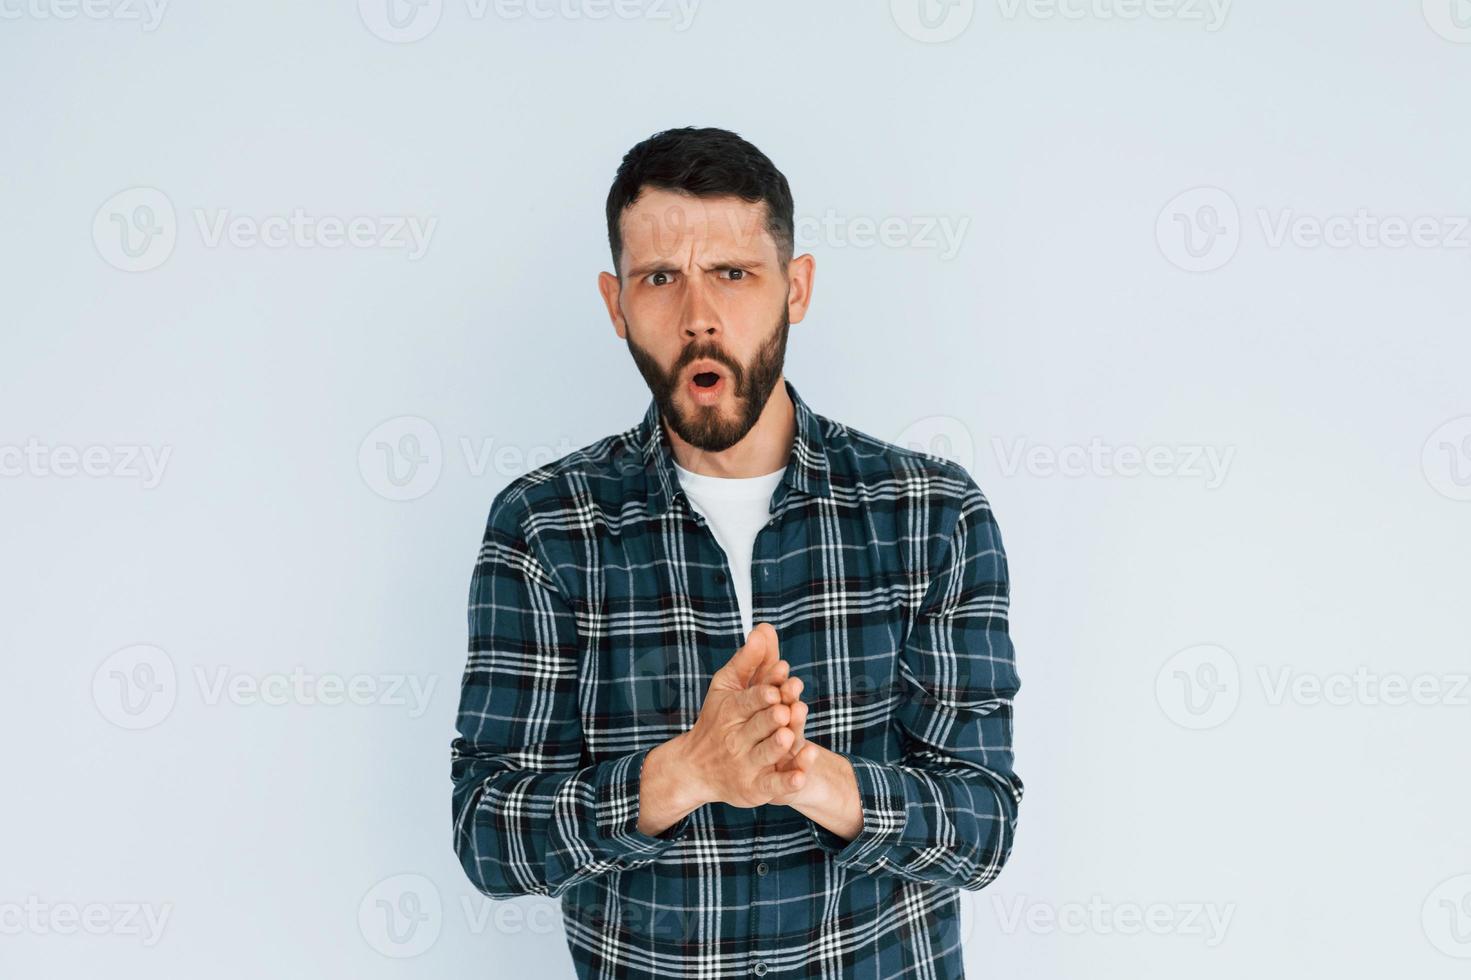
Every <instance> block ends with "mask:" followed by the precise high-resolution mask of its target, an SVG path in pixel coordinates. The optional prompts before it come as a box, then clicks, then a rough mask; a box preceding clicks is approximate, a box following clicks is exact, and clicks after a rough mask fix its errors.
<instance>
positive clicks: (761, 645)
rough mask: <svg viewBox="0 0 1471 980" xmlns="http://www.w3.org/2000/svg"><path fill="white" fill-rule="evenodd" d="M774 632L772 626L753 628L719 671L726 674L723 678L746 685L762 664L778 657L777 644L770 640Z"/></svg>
mask: <svg viewBox="0 0 1471 980" xmlns="http://www.w3.org/2000/svg"><path fill="white" fill-rule="evenodd" d="M772 632H773V631H771V629H770V627H768V628H767V629H766V630H760V629H753V630H751V633H750V635H749V636H748V637H746V642H745V643H744V644H743V645H742V646H741V648H740V649H739V650H737V651H736V652H735V653H734V654H733V655H732V656H731V658H730V659H729V660H727V661H726V662H725V666H723V667H721V668H720V670H719V671H718V672H717V673H721V674H724V675H725V676H724V678H723V679H724V681H725V682H726V683H728V684H730V685H732V686H734V687H745V686H746V685H748V684H749V683H750V682H751V678H752V677H753V676H755V674H756V671H757V670H759V669H760V668H761V665H762V664H764V663H766V662H767V661H768V660H770V661H775V660H776V659H777V655H776V646H775V644H774V643H771V642H770V639H771V636H770V634H771V633H772Z"/></svg>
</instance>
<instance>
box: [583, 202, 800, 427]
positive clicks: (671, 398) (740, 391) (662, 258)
mask: <svg viewBox="0 0 1471 980" xmlns="http://www.w3.org/2000/svg"><path fill="white" fill-rule="evenodd" d="M621 228H622V236H623V255H622V261H621V263H620V264H621V266H622V268H621V269H620V272H621V273H622V275H621V277H616V278H615V277H613V276H611V275H609V274H607V273H604V274H603V275H602V276H600V277H599V288H600V289H601V290H602V292H603V298H604V300H605V301H606V302H607V303H608V311H609V314H610V315H611V316H612V318H613V322H614V326H615V328H616V329H617V331H618V335H619V336H620V337H623V338H624V340H625V341H627V343H628V350H629V353H630V354H632V355H633V360H634V363H635V364H636V365H637V366H638V369H639V373H640V374H642V375H643V378H644V381H645V383H646V384H648V386H649V391H650V392H651V393H652V394H653V396H654V400H655V402H656V404H657V405H658V407H659V411H660V413H661V414H662V415H663V417H664V418H665V419H666V420H667V421H668V423H669V427H670V428H671V429H672V430H673V431H674V432H675V434H677V435H678V436H679V437H680V438H681V439H683V440H684V441H685V442H687V443H689V444H690V445H692V446H694V447H695V448H697V449H702V450H705V451H707V452H720V451H722V450H724V449H727V448H729V447H730V446H733V445H734V444H735V443H737V442H739V441H740V440H741V439H742V438H743V437H744V436H745V435H746V433H747V432H749V431H750V429H751V427H752V426H753V425H755V424H756V421H757V419H759V418H760V416H761V411H762V409H763V408H765V406H766V401H767V399H768V398H769V397H770V395H771V392H772V390H773V389H774V388H775V386H776V383H777V381H778V380H780V378H781V376H782V363H783V360H784V358H785V355H786V341H787V333H788V329H789V327H790V325H791V324H792V323H794V322H797V321H798V320H800V319H801V316H802V315H803V314H804V313H805V311H806V301H807V296H808V294H809V289H808V286H809V284H810V262H811V256H801V257H799V258H798V259H795V260H793V261H792V262H791V263H789V265H788V268H787V270H786V271H785V272H784V271H783V270H782V269H781V268H779V267H778V264H777V250H776V242H775V241H774V240H773V239H772V237H771V235H770V234H769V233H768V232H767V230H766V210H765V206H764V205H763V204H760V203H755V204H752V203H750V202H747V201H743V200H741V199H740V198H734V197H721V198H698V197H692V196H690V195H687V194H681V193H677V192H674V191H667V190H662V189H655V188H648V187H646V188H644V189H643V191H642V192H641V193H640V194H639V198H638V200H637V201H635V202H634V204H633V205H632V206H631V207H629V208H628V209H627V210H625V211H624V213H623V218H622V225H621ZM794 272H795V273H796V275H795V276H793V275H792V273H794ZM794 294H797V295H796V297H794ZM797 299H800V302H797V301H796V300H797Z"/></svg>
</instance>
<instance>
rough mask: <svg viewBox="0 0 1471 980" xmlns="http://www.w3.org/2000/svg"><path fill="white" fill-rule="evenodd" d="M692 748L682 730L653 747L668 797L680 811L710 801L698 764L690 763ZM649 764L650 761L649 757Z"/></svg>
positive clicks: (655, 761)
mask: <svg viewBox="0 0 1471 980" xmlns="http://www.w3.org/2000/svg"><path fill="white" fill-rule="evenodd" d="M688 749H689V739H688V737H687V733H681V734H679V735H676V736H674V737H673V738H671V739H670V740H669V741H667V742H664V743H662V744H660V745H657V746H655V747H654V748H653V749H650V750H649V759H650V760H654V763H655V767H656V771H657V772H658V773H659V774H660V777H661V781H662V783H663V788H664V791H665V798H666V799H668V800H669V801H670V804H671V805H672V806H673V807H674V808H675V809H676V810H678V811H679V812H680V813H688V812H690V811H691V810H695V809H697V808H698V807H700V806H702V805H703V804H705V803H708V802H709V800H708V799H706V793H705V789H704V787H703V785H702V784H701V782H700V780H699V779H698V778H696V773H695V767H694V766H693V765H692V764H691V763H690V758H689V752H688ZM655 756H658V758H657V759H655ZM645 765H648V762H647V761H646V762H645Z"/></svg>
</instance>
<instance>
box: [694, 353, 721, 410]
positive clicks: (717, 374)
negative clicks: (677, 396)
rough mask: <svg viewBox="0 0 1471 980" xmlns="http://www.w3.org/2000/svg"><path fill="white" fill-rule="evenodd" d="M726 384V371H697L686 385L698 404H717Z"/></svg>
mask: <svg viewBox="0 0 1471 980" xmlns="http://www.w3.org/2000/svg"><path fill="white" fill-rule="evenodd" d="M707 363H708V362H707ZM702 366H703V365H702ZM725 385H726V377H725V372H724V371H696V372H695V373H694V374H692V375H690V378H689V381H688V382H686V384H685V387H686V388H687V389H688V391H689V395H690V398H691V399H693V400H694V402H695V404H696V405H715V404H717V403H718V402H719V401H720V399H721V397H722V396H724V394H725Z"/></svg>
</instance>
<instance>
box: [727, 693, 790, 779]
mask: <svg viewBox="0 0 1471 980" xmlns="http://www.w3.org/2000/svg"><path fill="white" fill-rule="evenodd" d="M768 690H769V688H768ZM791 720H792V709H791V708H788V707H787V706H786V705H784V704H774V705H772V706H771V707H769V708H767V709H766V710H765V711H758V712H756V713H755V714H754V715H752V716H751V717H750V718H747V719H746V722H745V724H743V725H741V728H740V732H739V737H738V742H739V744H740V745H741V746H742V747H743V748H748V749H749V748H751V747H752V746H754V745H756V744H757V743H759V742H761V741H763V740H765V739H767V738H770V737H771V734H772V733H773V732H775V731H776V730H777V729H783V730H786V726H787V722H789V721H791ZM795 737H796V736H795V735H792V734H791V732H790V731H788V737H787V739H786V745H785V746H783V748H789V747H790V746H791V744H792V739H794V738H795ZM779 758H781V757H780V756H777V757H776V758H774V759H771V760H770V762H775V761H776V759H779ZM768 764H769V763H768Z"/></svg>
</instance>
